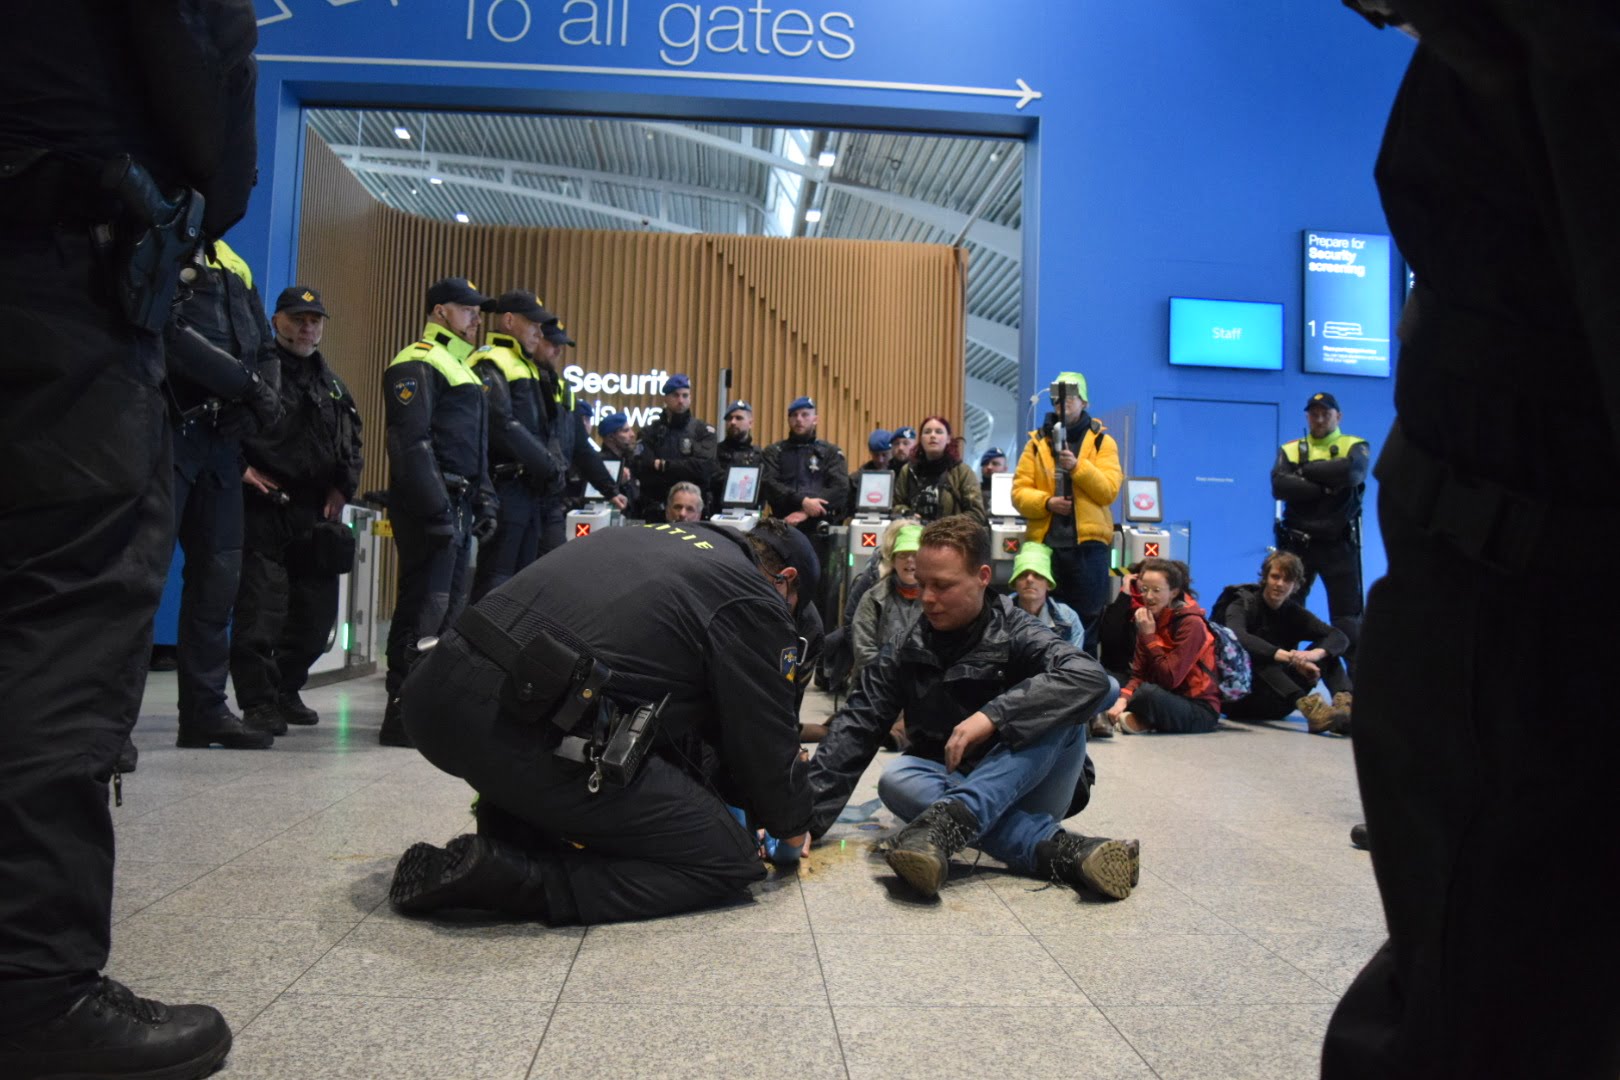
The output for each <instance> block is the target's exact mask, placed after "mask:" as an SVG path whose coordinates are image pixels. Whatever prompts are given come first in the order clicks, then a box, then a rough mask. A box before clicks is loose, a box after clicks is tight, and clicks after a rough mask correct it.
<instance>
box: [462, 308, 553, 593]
mask: <svg viewBox="0 0 1620 1080" xmlns="http://www.w3.org/2000/svg"><path fill="white" fill-rule="evenodd" d="M484 306H485V309H486V310H487V311H489V312H491V313H492V314H493V317H494V321H495V326H494V328H493V331H492V332H491V333H490V335H489V340H488V341H487V342H485V343H484V345H483V346H481V347H480V348H478V349H476V350H474V352H473V355H472V365H473V371H474V372H476V373H477V375H478V377H479V378H480V379H482V380H483V381H484V385H485V386H486V387H487V388H488V390H489V414H490V415H489V469H490V474H491V475H492V476H493V477H494V478H495V494H496V495H497V496H498V497H499V498H500V500H501V513H500V520H499V522H498V523H497V525H496V527H495V535H494V536H493V537H491V538H490V541H489V543H487V544H480V545H479V547H478V568H477V570H476V572H475V573H474V575H473V591H472V597H473V599H474V600H479V599H482V598H483V595H484V594H485V593H487V592H489V590H491V589H493V588H495V587H496V586H498V585H500V584H502V583H503V582H505V581H506V579H507V578H509V577H511V576H512V575H513V574H515V573H517V572H518V571H519V570H521V569H523V568H524V567H525V566H528V565H529V564H530V563H532V562H534V560H535V559H536V557H538V555H539V551H540V534H541V531H542V529H543V527H544V526H543V520H542V517H541V503H542V501H543V500H544V497H545V496H544V494H543V493H544V492H546V491H547V490H549V489H550V488H552V487H554V486H555V481H556V479H557V475H558V473H559V472H564V471H566V465H565V464H564V463H563V462H562V461H560V460H559V459H558V457H555V456H553V454H552V451H551V448H550V447H549V446H548V445H547V443H548V442H549V441H550V440H548V439H547V438H546V436H545V434H544V433H545V431H546V430H547V428H549V426H550V425H549V424H543V422H542V416H543V414H544V413H545V412H546V401H545V399H544V398H543V397H542V394H541V380H540V368H539V366H538V362H537V361H536V360H535V355H536V354H537V353H540V352H543V351H547V350H550V349H555V348H557V346H554V345H550V344H549V343H548V342H546V341H545V339H544V336H543V335H544V330H545V325H546V324H547V323H549V322H556V321H557V316H555V315H553V314H552V313H551V312H550V311H549V310H547V309H546V306H545V305H544V304H542V303H541V302H540V298H539V297H537V296H536V295H535V294H534V293H532V292H527V291H525V290H522V289H514V290H513V291H511V292H507V293H503V294H501V296H500V297H499V298H498V299H495V300H492V301H490V302H489V303H487V304H485V305H484Z"/></svg>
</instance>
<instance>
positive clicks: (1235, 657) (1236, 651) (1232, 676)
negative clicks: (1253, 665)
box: [1204, 619, 1254, 701]
mask: <svg viewBox="0 0 1620 1080" xmlns="http://www.w3.org/2000/svg"><path fill="white" fill-rule="evenodd" d="M1204 624H1205V625H1206V626H1208V627H1209V632H1210V633H1211V634H1213V635H1214V636H1215V670H1214V671H1213V672H1211V673H1210V674H1212V675H1214V677H1215V687H1216V689H1217V690H1219V691H1220V694H1221V700H1222V701H1236V700H1237V699H1238V698H1242V697H1248V696H1249V688H1250V686H1252V685H1253V677H1254V676H1253V671H1252V670H1251V669H1250V667H1249V652H1248V650H1247V649H1245V648H1244V647H1243V646H1242V645H1241V644H1239V643H1238V639H1237V635H1236V634H1234V633H1233V632H1232V631H1231V629H1230V628H1229V627H1227V626H1225V625H1223V624H1222V623H1218V622H1214V621H1212V620H1210V619H1205V620H1204Z"/></svg>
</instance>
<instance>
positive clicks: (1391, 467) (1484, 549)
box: [1373, 420, 1552, 574]
mask: <svg viewBox="0 0 1620 1080" xmlns="http://www.w3.org/2000/svg"><path fill="white" fill-rule="evenodd" d="M1373 475H1374V476H1376V477H1378V480H1379V482H1380V483H1381V484H1383V485H1384V486H1383V487H1382V488H1381V489H1380V490H1381V492H1382V494H1383V495H1384V497H1386V498H1390V499H1391V500H1392V501H1393V502H1394V503H1395V504H1396V505H1397V506H1398V507H1399V508H1400V510H1401V512H1402V513H1403V514H1405V515H1406V516H1407V517H1408V518H1410V519H1411V521H1412V522H1413V524H1414V525H1416V527H1417V529H1418V531H1419V532H1422V533H1424V534H1426V535H1429V536H1434V537H1438V538H1440V539H1442V540H1444V541H1446V542H1447V543H1448V544H1450V545H1451V546H1452V547H1453V548H1455V549H1456V550H1457V551H1458V552H1459V553H1460V554H1462V555H1463V556H1464V557H1465V558H1467V559H1470V560H1472V561H1474V562H1476V563H1479V564H1480V565H1482V566H1484V567H1487V568H1488V569H1491V570H1495V571H1498V572H1500V573H1504V574H1522V573H1524V572H1525V571H1527V570H1528V569H1530V566H1531V563H1532V562H1533V561H1534V560H1535V558H1536V557H1537V556H1538V554H1539V553H1540V552H1541V551H1543V550H1544V543H1545V541H1546V539H1547V533H1548V526H1549V525H1550V524H1551V522H1552V506H1551V504H1550V503H1546V502H1542V501H1541V500H1539V499H1532V498H1530V497H1529V496H1527V495H1523V494H1521V493H1519V492H1517V491H1514V490H1512V489H1511V488H1506V487H1503V486H1502V485H1501V484H1498V483H1495V482H1493V481H1491V480H1486V479H1484V478H1483V477H1478V476H1470V475H1468V474H1467V473H1464V472H1461V471H1459V470H1458V469H1457V468H1455V467H1454V466H1453V465H1452V464H1451V463H1450V462H1448V461H1445V460H1442V459H1441V458H1438V457H1435V456H1434V455H1433V454H1431V453H1429V452H1428V451H1427V450H1425V449H1423V448H1422V447H1421V446H1418V445H1417V444H1416V443H1414V442H1412V440H1411V439H1409V438H1407V436H1406V433H1405V432H1404V431H1403V430H1402V428H1401V422H1400V421H1399V420H1396V421H1395V424H1394V426H1393V427H1391V428H1390V431H1389V438H1388V440H1387V441H1386V442H1385V443H1384V449H1383V452H1382V453H1380V454H1379V455H1378V464H1377V465H1376V466H1375V467H1374V468H1373Z"/></svg>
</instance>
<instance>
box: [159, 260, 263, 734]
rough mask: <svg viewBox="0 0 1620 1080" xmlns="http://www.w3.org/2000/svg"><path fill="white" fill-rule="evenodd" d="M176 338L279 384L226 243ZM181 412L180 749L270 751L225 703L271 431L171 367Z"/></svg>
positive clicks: (186, 308) (206, 270)
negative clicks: (265, 438) (260, 469)
mask: <svg viewBox="0 0 1620 1080" xmlns="http://www.w3.org/2000/svg"><path fill="white" fill-rule="evenodd" d="M192 274H193V275H194V276H193V277H192V280H191V283H190V284H189V286H187V288H186V290H185V294H184V297H183V299H182V301H181V303H180V304H179V306H178V307H177V308H176V311H175V319H174V321H173V322H171V323H170V325H169V327H168V329H167V331H166V335H167V338H168V341H169V348H170V351H171V352H173V351H175V350H176V349H178V348H179V347H180V346H179V344H178V342H176V340H175V337H176V335H177V334H179V333H180V332H182V329H183V328H185V327H188V326H189V327H190V328H191V329H193V330H195V331H196V332H197V333H198V334H200V335H201V336H202V337H203V338H205V339H206V340H207V341H208V342H209V344H211V345H214V346H216V347H218V348H220V349H222V350H224V351H225V352H228V353H230V354H231V355H232V356H234V357H236V358H238V359H239V360H240V361H241V362H242V363H243V364H244V365H245V366H250V367H255V368H256V369H257V371H258V373H259V376H260V378H261V379H263V380H264V381H265V382H267V383H269V384H270V385H271V386H276V385H277V384H278V383H279V380H280V375H279V367H280V365H279V361H278V357H277V352H276V349H275V347H274V346H273V345H272V344H271V337H270V328H269V326H267V325H266V324H265V318H264V304H263V303H262V302H261V301H260V299H259V292H258V290H257V289H256V288H254V286H253V274H252V271H250V270H249V269H248V266H247V264H246V263H245V262H243V261H242V259H241V258H240V257H239V256H238V255H237V254H236V253H235V252H234V251H232V250H231V249H230V248H229V246H227V245H226V243H225V241H223V240H219V241H215V242H214V243H212V244H209V245H205V246H204V249H203V250H202V251H201V252H199V253H198V257H197V262H196V265H195V266H194V267H192ZM169 393H170V395H171V397H172V398H173V401H174V404H175V410H174V420H175V428H174V519H175V531H176V533H177V536H178V540H179V543H180V550H181V551H182V552H184V553H185V567H184V569H183V570H182V571H181V577H182V580H183V582H184V584H183V587H182V589H181V592H180V623H179V635H180V636H179V640H178V642H177V648H176V653H175V655H176V659H177V660H178V662H179V691H180V702H179V705H180V733H179V735H178V737H177V738H176V740H175V745H176V746H190V747H206V746H215V745H217V746H224V747H227V748H231V749H237V750H248V749H263V748H265V747H268V746H269V745H270V744H271V742H272V741H273V738H272V730H271V728H269V727H257V726H255V725H253V724H251V723H245V722H244V720H243V718H242V717H240V716H237V715H236V714H235V713H233V712H231V710H230V707H229V706H227V705H226V704H225V679H226V676H227V675H228V674H229V673H230V656H231V644H230V622H231V606H232V605H233V604H234V603H235V602H236V593H237V587H238V585H239V584H240V581H241V575H242V528H243V517H242V514H243V509H242V496H243V491H242V464H241V458H242V444H241V440H242V439H243V438H244V437H247V436H251V435H256V434H262V433H263V429H262V428H261V426H260V425H259V423H258V421H257V420H256V418H255V417H254V414H253V412H252V410H251V409H249V408H247V407H246V406H243V405H236V404H227V405H221V403H220V401H219V399H218V397H217V396H216V395H215V394H214V392H213V390H211V389H210V388H209V387H207V386H205V385H203V384H201V383H199V382H197V381H195V380H193V379H191V378H189V377H187V376H185V375H178V374H176V373H175V372H174V371H172V370H171V371H170V373H169Z"/></svg>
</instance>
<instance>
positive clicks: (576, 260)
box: [298, 131, 967, 610]
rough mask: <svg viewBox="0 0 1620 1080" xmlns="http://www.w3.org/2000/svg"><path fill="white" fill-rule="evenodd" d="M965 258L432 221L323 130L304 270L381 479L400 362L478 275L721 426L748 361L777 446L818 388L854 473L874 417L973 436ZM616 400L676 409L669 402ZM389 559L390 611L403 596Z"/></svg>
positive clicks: (869, 247)
mask: <svg viewBox="0 0 1620 1080" xmlns="http://www.w3.org/2000/svg"><path fill="white" fill-rule="evenodd" d="M966 260H967V256H966V253H965V252H962V251H960V250H958V249H954V248H950V247H945V246H941V245H930V244H902V243H888V242H879V241H864V240H784V239H775V238H768V237H754V236H711V235H703V236H679V235H670V234H666V233H639V232H598V231H586V230H575V229H522V228H507V227H495V226H478V225H459V224H452V223H446V222H439V221H430V220H427V219H425V218H419V217H414V216H412V215H409V214H405V213H402V212H400V211H398V210H394V209H392V208H391V207H388V206H386V205H384V204H382V203H380V202H377V201H376V200H374V199H372V198H371V196H370V195H369V194H368V193H367V192H366V191H365V189H364V188H363V187H362V186H361V185H360V183H359V181H357V180H356V179H355V178H354V177H353V176H352V175H351V174H350V173H349V171H348V169H347V168H346V167H345V166H344V165H343V163H342V162H341V161H339V160H338V158H337V156H336V155H335V154H333V153H332V152H331V150H330V149H328V148H327V146H326V144H325V143H324V142H322V141H321V139H320V138H319V137H318V136H317V135H315V134H314V132H313V131H312V132H310V133H309V134H308V135H307V146H306V155H305V170H304V190H303V217H302V220H301V222H300V232H299V257H298V278H299V283H300V284H307V285H312V286H314V287H315V288H317V289H320V290H321V292H322V295H323V298H324V300H325V301H326V307H327V310H329V311H330V312H331V313H332V319H331V322H330V323H329V324H328V327H327V332H326V339H325V341H324V342H323V344H322V352H323V353H324V354H325V356H326V357H327V359H328V361H329V362H330V363H331V364H332V366H333V368H334V369H335V370H336V371H337V372H338V374H339V375H340V376H341V377H342V378H343V379H344V380H345V381H346V382H347V383H348V384H349V387H350V389H351V390H352V391H353V392H354V396H355V400H356V402H357V403H358V404H359V406H360V411H361V415H362V417H363V418H364V421H365V425H366V468H365V473H364V477H363V487H364V488H380V487H383V486H384V485H385V484H386V482H387V461H386V455H385V453H384V451H383V431H382V429H383V405H382V370H383V367H384V365H386V364H387V363H388V361H389V360H390V359H392V357H393V356H394V354H395V353H396V352H398V351H399V349H401V348H403V347H404V346H405V345H407V344H409V343H410V342H412V341H414V340H415V339H416V336H417V334H419V333H420V332H421V329H422V324H423V321H424V307H423V294H424V292H425V290H426V288H427V286H428V284H429V283H431V282H432V281H433V280H434V279H436V278H439V277H443V276H446V275H452V274H455V275H465V276H467V277H468V278H470V279H471V280H472V281H473V282H474V283H476V284H477V285H478V286H479V287H480V288H481V289H482V290H483V291H485V292H486V293H491V294H494V293H499V292H503V291H505V290H507V289H513V288H527V289H533V290H534V291H535V292H536V293H538V294H539V295H540V297H541V299H542V300H544V301H545V303H546V306H547V307H549V308H551V309H552V310H554V311H556V312H557V313H558V314H559V315H561V316H562V319H563V322H564V324H565V325H566V326H567V327H568V328H569V331H570V332H571V333H572V334H573V336H574V337H575V338H576V339H577V340H578V341H579V347H578V348H577V349H568V350H566V352H567V355H566V356H565V358H564V359H563V363H564V364H565V365H566V364H578V365H580V366H581V367H582V368H584V369H585V370H587V371H599V372H604V373H606V372H621V373H641V372H646V371H649V370H652V369H654V368H661V369H663V370H666V371H670V372H685V373H686V374H688V375H689V376H691V379H692V389H693V394H692V397H693V411H694V412H695V413H696V414H697V415H698V416H699V417H701V418H702V419H704V420H707V421H709V422H710V423H713V424H715V426H716V427H720V426H721V425H720V423H719V417H717V416H715V415H714V409H715V401H716V398H717V396H718V393H719V391H718V385H719V378H720V373H721V370H722V369H723V368H727V367H729V368H731V369H732V390H731V396H732V397H733V398H744V399H746V400H747V401H749V402H751V403H752V404H753V406H754V420H755V424H754V438H755V441H756V442H758V443H760V444H762V445H763V444H765V443H769V442H772V441H774V440H776V439H780V438H782V437H784V436H785V435H786V434H787V405H788V403H789V402H790V401H792V400H793V399H794V398H795V397H798V396H799V395H801V394H809V395H810V396H812V397H814V398H815V399H816V402H817V404H818V406H819V408H820V414H821V426H820V432H821V436H822V437H823V438H825V439H828V440H830V441H831V442H834V443H836V444H838V445H839V446H841V447H843V448H844V451H845V453H846V455H847V456H848V457H849V458H850V459H851V464H852V465H853V464H857V463H859V462H860V461H861V460H863V459H864V458H865V456H866V436H867V434H868V433H869V432H870V431H871V430H872V429H873V428H875V427H880V426H881V427H887V428H894V427H897V426H899V425H901V424H911V425H913V426H915V425H916V424H917V423H919V422H920V421H921V420H922V418H923V417H924V416H925V415H928V414H930V413H938V414H940V415H943V416H945V417H947V418H949V419H950V420H951V423H952V424H953V426H954V427H955V430H957V431H958V432H960V431H961V424H962V415H963V394H964V380H963V364H964V357H963V351H964V343H965V340H966V314H965V302H964V295H965V294H964V290H965V288H966V279H967V261H966ZM611 400H612V401H613V402H614V403H616V404H618V405H620V406H621V407H624V406H636V405H640V406H644V407H645V406H656V405H660V404H662V398H661V397H660V396H659V395H657V394H651V395H645V396H615V397H613V398H612V399H611ZM389 556H390V557H388V558H386V559H385V563H384V581H385V585H384V587H385V591H386V593H387V603H386V604H384V606H383V610H391V609H392V606H393V604H392V589H393V580H392V579H393V572H392V559H391V552H390V553H389Z"/></svg>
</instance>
